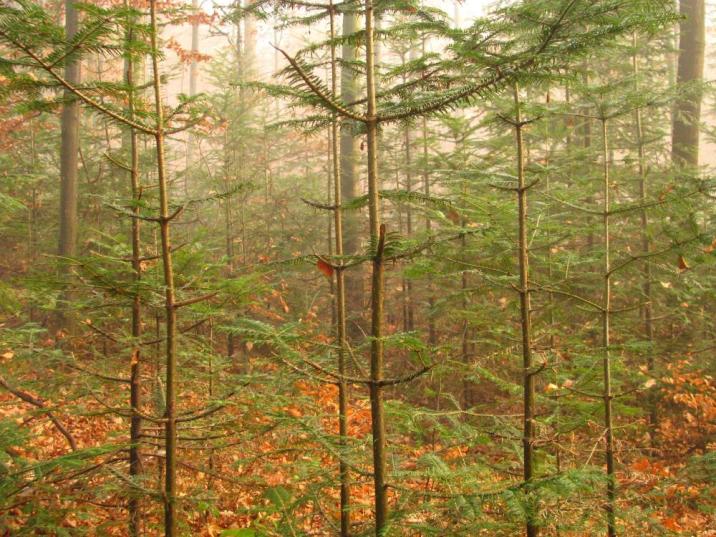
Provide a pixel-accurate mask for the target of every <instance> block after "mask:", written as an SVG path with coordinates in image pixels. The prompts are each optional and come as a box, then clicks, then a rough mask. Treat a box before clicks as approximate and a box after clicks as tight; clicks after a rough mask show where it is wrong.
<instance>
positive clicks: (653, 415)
mask: <svg viewBox="0 0 716 537" xmlns="http://www.w3.org/2000/svg"><path fill="white" fill-rule="evenodd" d="M633 45H634V51H635V52H634V55H633V56H632V64H633V71H634V78H635V85H636V89H637V92H638V90H639V59H638V56H637V53H636V50H637V48H636V47H637V38H636V34H635V35H634V37H633ZM634 130H635V132H634V134H635V138H636V147H637V156H638V162H637V166H638V171H639V197H640V200H641V204H642V205H643V206H645V205H646V203H647V194H648V188H649V184H648V177H647V175H646V162H645V157H644V129H643V123H642V116H641V109H640V108H637V109H636V110H635V111H634ZM641 249H642V252H643V254H644V255H645V259H644V265H643V267H642V287H641V288H642V294H643V295H644V306H643V307H642V320H643V321H644V337H645V339H646V341H647V345H648V346H647V351H646V352H647V354H646V368H647V371H648V373H649V375H650V377H652V378H653V377H654V375H655V363H654V349H653V344H654V320H653V305H652V293H651V263H650V261H649V259H648V256H649V252H650V251H651V241H650V239H649V215H648V213H647V210H646V208H644V209H642V210H641ZM647 406H648V412H649V427H648V429H649V441H650V444H651V447H652V448H654V447H656V433H657V428H658V416H657V406H656V400H655V398H654V396H653V394H651V393H650V394H649V397H648V399H647Z"/></svg>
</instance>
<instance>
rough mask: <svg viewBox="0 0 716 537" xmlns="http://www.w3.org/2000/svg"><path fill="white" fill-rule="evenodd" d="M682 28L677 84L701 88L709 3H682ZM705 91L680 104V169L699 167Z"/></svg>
mask: <svg viewBox="0 0 716 537" xmlns="http://www.w3.org/2000/svg"><path fill="white" fill-rule="evenodd" d="M679 6H680V7H679V9H680V12H681V15H682V16H683V17H684V18H683V19H682V20H681V24H680V28H679V63H678V72H677V83H678V84H680V85H683V84H699V83H701V82H702V81H703V76H704V51H705V48H706V27H705V14H706V6H705V0H681V1H680V3H679ZM702 93H703V92H702V90H701V88H699V87H695V88H689V89H688V91H687V92H686V94H685V95H684V96H682V97H681V98H680V99H678V100H677V101H676V105H675V107H674V125H673V131H672V137H671V141H672V149H671V155H672V160H673V161H674V163H675V164H677V165H679V166H689V167H696V166H698V164H699V130H700V129H699V123H700V121H701V99H702Z"/></svg>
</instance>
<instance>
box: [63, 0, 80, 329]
mask: <svg viewBox="0 0 716 537" xmlns="http://www.w3.org/2000/svg"><path fill="white" fill-rule="evenodd" d="M78 25H79V17H78V13H77V10H76V9H75V1H74V0H65V36H66V39H67V40H68V41H69V40H70V39H72V38H73V37H74V35H75V34H76V33H77V29H78ZM64 78H65V80H66V81H67V82H68V83H69V84H71V85H72V87H74V88H77V87H79V85H80V79H81V75H80V62H79V61H78V60H75V59H71V58H70V59H68V60H67V62H66V64H65V73H64ZM79 125H80V103H79V100H78V99H77V98H76V96H75V95H74V94H73V93H72V92H71V91H69V90H65V92H64V103H63V105H62V115H61V118H60V128H61V132H62V139H61V144H60V234H59V243H58V255H59V256H60V258H66V257H73V256H74V255H75V254H76V253H77V196H78V184H77V183H78V166H79V149H80V130H79ZM65 296H67V295H65ZM60 323H61V324H65V323H66V319H65V318H64V314H63V313H62V311H61V312H60Z"/></svg>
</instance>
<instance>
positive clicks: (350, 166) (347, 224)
mask: <svg viewBox="0 0 716 537" xmlns="http://www.w3.org/2000/svg"><path fill="white" fill-rule="evenodd" d="M341 11H342V12H343V30H342V33H343V37H344V38H347V37H350V36H352V35H353V34H354V33H355V32H356V31H357V30H358V16H357V15H356V12H355V7H354V6H348V7H344V8H343V9H342V10H341ZM341 58H342V68H341V100H342V101H343V102H345V103H348V104H350V103H353V102H355V101H356V100H357V98H358V91H357V83H356V75H355V72H354V71H353V68H352V67H349V66H350V65H351V64H352V63H353V62H355V60H356V48H355V44H353V43H351V42H350V41H346V42H345V43H344V44H343V46H342V49H341ZM340 141H341V144H340V149H341V152H340V173H341V199H342V200H343V203H349V202H350V201H351V200H353V199H354V198H355V197H356V196H357V191H358V178H357V177H358V174H357V164H358V158H359V154H360V153H359V150H358V139H357V137H356V135H355V132H354V125H353V124H352V122H350V121H345V120H344V121H341V125H340ZM360 227H361V226H360V215H359V213H358V212H357V211H347V212H345V213H343V248H344V252H345V254H346V255H353V254H355V253H356V252H357V251H358V249H359V247H360V245H359V240H358V237H359V235H360ZM345 280H346V281H345V285H346V310H347V311H349V312H355V314H356V316H358V315H360V313H359V312H361V311H363V304H362V302H363V277H362V275H361V271H360V270H352V271H346V273H345ZM347 330H348V337H349V339H351V340H357V339H358V338H359V337H360V336H361V330H360V328H359V320H358V319H354V320H353V322H351V323H349V324H347Z"/></svg>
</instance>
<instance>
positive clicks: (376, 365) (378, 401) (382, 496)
mask: <svg viewBox="0 0 716 537" xmlns="http://www.w3.org/2000/svg"><path fill="white" fill-rule="evenodd" d="M365 48H366V50H365V61H366V90H367V97H368V109H367V118H366V130H367V145H368V214H369V226H370V238H371V244H372V245H373V248H375V251H374V256H373V274H372V286H371V308H370V309H371V330H370V335H371V342H370V381H371V382H370V407H371V418H372V433H373V487H374V493H375V534H376V537H381V536H383V535H385V532H386V529H387V523H388V496H387V488H386V483H385V478H386V457H385V444H386V439H385V416H384V409H383V386H382V381H383V298H384V279H385V278H384V264H383V250H384V246H385V226H384V225H382V224H381V222H380V221H381V215H380V196H379V188H380V180H379V177H378V120H377V104H376V95H375V87H376V84H375V51H374V49H373V1H372V0H366V2H365Z"/></svg>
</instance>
